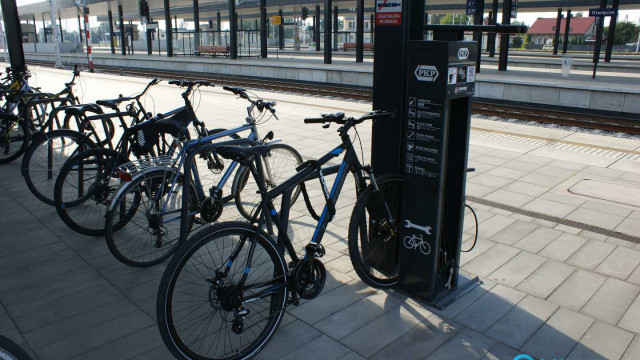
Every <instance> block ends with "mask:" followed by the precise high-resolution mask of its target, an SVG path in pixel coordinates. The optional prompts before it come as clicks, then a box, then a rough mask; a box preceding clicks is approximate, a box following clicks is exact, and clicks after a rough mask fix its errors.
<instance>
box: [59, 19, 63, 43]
mask: <svg viewBox="0 0 640 360" xmlns="http://www.w3.org/2000/svg"><path fill="white" fill-rule="evenodd" d="M58 22H59V23H60V42H64V34H63V33H62V18H61V17H60V15H58Z"/></svg>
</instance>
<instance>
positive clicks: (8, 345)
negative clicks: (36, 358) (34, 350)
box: [0, 335, 32, 360]
mask: <svg viewBox="0 0 640 360" xmlns="http://www.w3.org/2000/svg"><path fill="white" fill-rule="evenodd" d="M0 359H3V360H5V359H6V360H32V359H31V356H29V354H27V352H26V351H24V349H23V348H21V347H20V346H19V345H18V344H16V343H15V342H13V341H12V340H10V339H8V338H6V337H4V336H2V335H0Z"/></svg>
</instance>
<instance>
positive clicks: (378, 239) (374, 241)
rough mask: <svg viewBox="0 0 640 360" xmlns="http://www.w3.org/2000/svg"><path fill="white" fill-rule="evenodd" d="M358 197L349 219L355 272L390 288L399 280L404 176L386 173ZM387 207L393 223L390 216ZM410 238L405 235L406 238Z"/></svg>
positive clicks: (352, 260)
mask: <svg viewBox="0 0 640 360" xmlns="http://www.w3.org/2000/svg"><path fill="white" fill-rule="evenodd" d="M377 183H378V188H379V191H376V190H375V188H374V187H373V185H372V184H370V185H369V186H367V187H366V188H365V189H364V191H363V192H362V193H361V194H360V196H359V197H358V200H357V201H356V205H355V206H354V208H353V212H352V213H351V221H350V223H349V257H350V258H351V263H352V264H353V268H354V270H355V271H356V274H358V276H359V277H360V279H361V280H362V281H363V282H364V283H366V284H367V285H369V286H371V287H375V288H389V287H392V286H394V285H395V284H397V283H398V242H399V241H400V239H399V236H400V232H399V222H400V210H401V203H402V178H401V177H400V176H396V175H385V176H381V177H380V178H378V179H377ZM385 207H388V209H389V213H390V214H391V218H392V219H393V225H392V224H390V222H389V220H388V215H387V214H388V213H387V211H386V209H385ZM406 241H407V239H405V242H406Z"/></svg>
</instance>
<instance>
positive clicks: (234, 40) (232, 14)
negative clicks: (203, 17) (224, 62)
mask: <svg viewBox="0 0 640 360" xmlns="http://www.w3.org/2000/svg"><path fill="white" fill-rule="evenodd" d="M229 30H230V31H231V34H230V35H231V36H229V41H230V42H231V44H229V46H230V49H229V58H231V59H237V58H238V16H237V14H236V0H229Z"/></svg>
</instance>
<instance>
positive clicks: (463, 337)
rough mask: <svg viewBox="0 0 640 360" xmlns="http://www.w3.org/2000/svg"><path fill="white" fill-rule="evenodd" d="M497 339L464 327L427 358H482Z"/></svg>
mask: <svg viewBox="0 0 640 360" xmlns="http://www.w3.org/2000/svg"><path fill="white" fill-rule="evenodd" d="M495 344H496V341H495V340H493V339H491V338H488V337H486V336H484V335H482V334H480V333H477V332H475V331H473V330H469V329H464V330H462V331H460V332H459V333H458V334H457V335H456V336H455V337H454V338H453V339H451V340H450V341H449V342H447V343H446V344H444V345H443V346H441V347H440V348H439V349H438V350H437V351H436V352H434V353H432V354H431V355H430V356H428V357H427V358H426V359H427V360H450V359H465V360H473V359H482V358H483V357H484V356H485V355H486V354H487V353H488V352H489V351H490V350H491V349H492V348H493V347H494V346H495Z"/></svg>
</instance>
